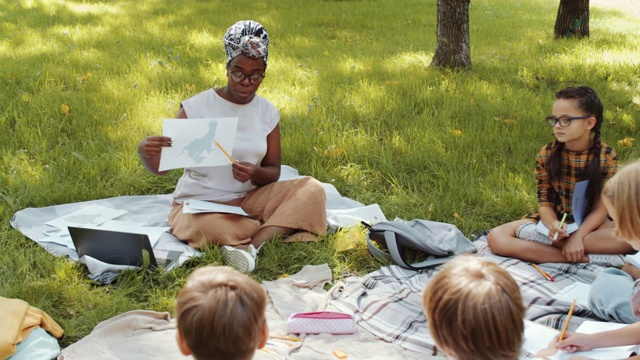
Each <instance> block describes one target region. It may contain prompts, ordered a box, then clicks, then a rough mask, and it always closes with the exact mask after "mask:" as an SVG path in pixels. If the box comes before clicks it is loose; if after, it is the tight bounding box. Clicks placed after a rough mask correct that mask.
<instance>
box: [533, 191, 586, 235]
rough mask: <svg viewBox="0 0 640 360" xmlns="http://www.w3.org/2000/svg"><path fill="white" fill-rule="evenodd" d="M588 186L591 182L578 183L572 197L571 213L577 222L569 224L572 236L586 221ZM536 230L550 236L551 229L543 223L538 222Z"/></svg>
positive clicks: (568, 227) (569, 231)
mask: <svg viewBox="0 0 640 360" xmlns="http://www.w3.org/2000/svg"><path fill="white" fill-rule="evenodd" d="M587 185H589V180H583V181H579V182H577V183H576V185H575V186H574V188H573V195H572V197H571V211H572V213H573V220H575V222H574V223H571V224H567V233H568V234H571V233H572V232H574V231H576V230H578V227H579V226H580V224H582V221H583V220H584V212H585V211H586V210H587V204H586V200H587ZM536 230H538V232H539V233H541V234H543V235H547V236H549V229H548V228H547V227H546V226H545V225H544V224H543V223H542V221H538V225H537V226H536Z"/></svg>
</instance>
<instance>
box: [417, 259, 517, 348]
mask: <svg viewBox="0 0 640 360" xmlns="http://www.w3.org/2000/svg"><path fill="white" fill-rule="evenodd" d="M423 305H424V309H425V313H426V315H427V321H428V325H429V329H430V331H431V335H432V336H433V338H434V340H435V342H436V345H437V346H438V347H439V348H440V349H442V350H443V351H444V352H445V353H447V355H449V356H450V357H452V358H455V359H457V360H470V359H475V360H477V359H496V360H497V359H501V360H507V359H509V360H513V359H517V358H518V356H519V354H520V351H521V350H520V349H521V346H522V339H523V333H524V313H525V308H524V305H523V303H522V295H521V294H520V289H519V288H518V284H517V283H516V282H515V280H514V279H513V277H511V275H510V274H509V273H508V272H507V271H506V270H504V269H503V268H501V267H500V266H498V265H497V264H495V263H492V262H490V261H487V260H482V259H480V258H478V257H476V256H460V257H457V258H456V259H453V260H451V261H450V262H449V263H448V264H446V265H445V266H444V268H443V269H442V270H441V271H440V272H438V273H437V274H436V275H435V276H434V277H433V279H432V280H431V281H430V282H429V284H428V285H427V288H426V289H425V291H424V297H423Z"/></svg>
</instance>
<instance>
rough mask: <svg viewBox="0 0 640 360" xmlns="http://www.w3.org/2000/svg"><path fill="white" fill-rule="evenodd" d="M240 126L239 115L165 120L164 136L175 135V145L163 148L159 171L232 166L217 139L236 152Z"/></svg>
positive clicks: (229, 150)
mask: <svg viewBox="0 0 640 360" xmlns="http://www.w3.org/2000/svg"><path fill="white" fill-rule="evenodd" d="M237 127H238V118H236V117H229V118H211V119H164V120H163V123H162V135H164V136H168V137H170V138H171V147H163V148H162V153H161V155H160V166H159V170H160V171H165V170H170V169H177V168H185V167H203V166H225V165H226V166H228V165H230V164H229V158H227V156H226V155H225V154H224V152H223V151H222V150H221V149H220V148H219V147H218V146H216V144H215V142H218V143H219V144H220V146H222V148H223V149H225V150H226V151H227V152H228V153H229V154H232V150H233V143H234V139H235V138H236V129H237Z"/></svg>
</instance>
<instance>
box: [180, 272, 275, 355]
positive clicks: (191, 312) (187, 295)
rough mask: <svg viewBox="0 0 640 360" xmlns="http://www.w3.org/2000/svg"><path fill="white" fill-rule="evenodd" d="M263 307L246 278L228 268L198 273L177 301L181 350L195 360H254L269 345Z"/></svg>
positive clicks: (262, 299) (263, 301)
mask: <svg viewBox="0 0 640 360" xmlns="http://www.w3.org/2000/svg"><path fill="white" fill-rule="evenodd" d="M266 304H267V295H266V292H265V291H264V289H263V288H262V287H260V285H259V284H258V283H257V282H256V281H255V280H253V279H251V278H250V277H249V276H247V275H245V274H242V273H240V272H239V271H237V270H235V269H232V268H230V267H226V266H225V267H222V266H205V267H202V268H200V269H197V270H196V271H194V272H193V273H192V274H191V275H190V276H189V277H188V278H187V282H186V284H185V286H184V287H183V288H182V290H180V292H179V293H178V297H177V299H176V309H175V313H176V315H175V316H176V318H177V322H178V331H177V335H176V337H177V341H178V346H179V348H180V351H181V352H182V354H184V355H193V357H194V358H195V359H197V360H205V359H207V360H214V359H221V360H222V359H224V360H233V359H237V360H245V359H252V358H253V354H254V352H255V351H256V349H259V348H262V347H264V345H265V344H266V342H267V337H268V333H269V328H268V327H267V322H266V318H265V308H266Z"/></svg>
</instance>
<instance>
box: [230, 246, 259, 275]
mask: <svg viewBox="0 0 640 360" xmlns="http://www.w3.org/2000/svg"><path fill="white" fill-rule="evenodd" d="M257 255H258V250H256V248H254V247H253V245H249V246H247V250H246V251H245V250H241V249H239V248H236V247H233V246H229V245H223V246H222V256H223V257H224V262H225V263H226V264H227V265H229V266H231V267H233V268H235V269H236V270H238V271H240V272H242V273H245V274H246V273H250V272H252V271H253V270H254V269H255V268H256V256H257Z"/></svg>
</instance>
